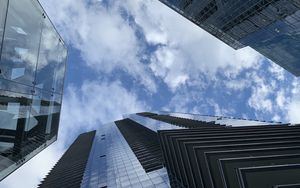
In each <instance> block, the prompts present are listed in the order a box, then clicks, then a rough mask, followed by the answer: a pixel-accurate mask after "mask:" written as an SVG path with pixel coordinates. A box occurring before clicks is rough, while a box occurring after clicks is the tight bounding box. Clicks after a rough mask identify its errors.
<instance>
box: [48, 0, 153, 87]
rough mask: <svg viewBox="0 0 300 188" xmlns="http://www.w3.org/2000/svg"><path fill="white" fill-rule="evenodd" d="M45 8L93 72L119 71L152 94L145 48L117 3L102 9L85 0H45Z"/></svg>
mask: <svg viewBox="0 0 300 188" xmlns="http://www.w3.org/2000/svg"><path fill="white" fill-rule="evenodd" d="M43 2H44V5H45V7H46V8H47V11H48V12H49V15H50V16H51V17H52V18H53V20H54V21H55V23H56V24H57V25H58V26H60V27H59V28H60V30H61V33H62V35H64V38H65V39H66V41H67V42H68V43H69V44H71V45H72V46H73V47H75V48H77V49H79V51H80V53H81V56H82V59H83V60H84V61H85V62H86V64H87V65H88V66H90V67H91V68H92V69H93V70H96V71H100V72H104V73H106V74H109V73H111V72H112V71H113V70H116V69H121V70H124V71H125V72H127V73H129V75H131V76H133V77H134V78H135V79H136V80H137V81H139V82H140V83H141V84H143V85H144V86H145V87H147V88H148V90H149V91H151V92H156V90H157V88H156V85H155V82H154V80H153V78H152V76H151V74H150V70H149V68H147V66H146V65H144V64H143V63H141V60H142V58H141V54H142V53H143V50H144V47H143V44H141V43H140V41H139V39H138V37H137V36H136V34H135V32H136V28H134V27H133V26H132V25H131V24H130V21H129V20H128V19H127V18H124V16H123V12H122V11H121V10H120V9H121V8H122V7H121V5H120V4H119V1H113V2H109V3H110V4H111V5H109V6H107V7H105V6H102V5H101V3H100V4H99V3H98V2H97V3H94V4H91V5H88V4H87V2H86V1H84V0H78V1H76V3H74V1H72V0H64V1H60V0H54V1H46V0H44V1H43Z"/></svg>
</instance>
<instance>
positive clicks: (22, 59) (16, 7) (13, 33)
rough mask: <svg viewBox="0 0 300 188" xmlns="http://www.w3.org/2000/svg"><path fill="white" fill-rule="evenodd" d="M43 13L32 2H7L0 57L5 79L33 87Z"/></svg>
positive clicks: (23, 0) (29, 0) (15, 0)
mask: <svg viewBox="0 0 300 188" xmlns="http://www.w3.org/2000/svg"><path fill="white" fill-rule="evenodd" d="M41 15H42V11H41V10H40V8H38V7H37V6H36V5H35V4H33V3H32V1H31V0H22V1H19V0H10V1H9V7H8V14H7V20H6V30H5V35H4V40H3V50H2V54H1V66H2V75H3V77H4V79H8V80H14V81H16V82H19V83H23V84H27V85H32V84H33V81H34V70H35V68H36V62H37V56H38V49H39V41H40V33H41V30H42V16H41Z"/></svg>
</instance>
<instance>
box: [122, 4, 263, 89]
mask: <svg viewBox="0 0 300 188" xmlns="http://www.w3.org/2000/svg"><path fill="white" fill-rule="evenodd" d="M124 2H126V3H127V6H128V7H129V8H128V10H129V11H130V12H131V14H132V15H134V18H135V21H136V23H137V24H139V25H140V26H141V27H142V29H143V31H144V33H145V36H146V39H147V41H148V42H150V43H155V42H156V44H160V45H163V47H160V48H158V49H157V50H156V52H154V53H153V54H152V58H151V64H150V67H151V70H152V71H153V72H154V74H155V75H156V76H158V77H161V78H162V79H163V80H164V81H165V83H166V84H167V85H168V86H169V87H170V88H171V89H172V90H173V91H174V89H176V88H177V87H179V86H181V85H182V84H185V83H187V82H189V81H191V80H190V79H198V75H199V74H206V73H207V74H210V76H214V74H215V73H216V71H218V70H220V69H224V70H225V68H227V69H226V71H227V72H228V74H229V73H230V74H238V73H239V72H240V71H241V70H243V69H245V68H253V67H258V66H255V65H257V64H258V63H259V60H260V58H261V56H260V55H259V54H258V53H256V52H255V51H254V50H252V49H250V48H245V49H241V50H239V51H235V50H233V49H232V48H230V47H229V46H227V45H226V44H224V43H223V42H221V41H220V40H218V39H216V38H214V37H213V36H211V35H210V34H208V33H207V32H205V31H203V30H202V29H201V28H199V27H198V26H196V25H195V24H193V23H192V22H190V21H188V20H187V19H185V18H183V17H182V16H181V15H179V14H178V13H176V12H174V11H173V10H171V9H170V8H169V7H167V6H165V5H163V4H162V3H160V2H159V1H153V0H149V1H141V0H136V1H124ZM154 33H155V34H154ZM159 35H160V37H159ZM228 67H230V68H228Z"/></svg>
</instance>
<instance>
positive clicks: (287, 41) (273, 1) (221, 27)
mask: <svg viewBox="0 0 300 188" xmlns="http://www.w3.org/2000/svg"><path fill="white" fill-rule="evenodd" d="M160 1H161V2H163V3H164V4H166V5H167V6H169V7H170V8H172V9H173V10H175V11H177V12H178V13H180V14H181V15H183V16H184V17H186V18H187V19H189V20H191V21H192V22H194V23H195V24H196V25H198V26H200V27H201V28H202V29H204V30H206V31H207V32H209V33H211V34H212V35H214V36H215V37H217V38H218V39H220V40H222V41H223V42H225V43H226V44H228V45H229V46H231V47H232V48H234V49H240V48H243V47H245V46H250V47H252V48H253V49H255V50H256V51H258V52H260V53H261V54H263V55H264V56H266V57H267V58H269V59H271V60H272V61H274V62H275V63H277V64H278V65H280V66H282V67H283V68H285V69H286V70H288V71H289V72H291V73H293V74H294V75H296V76H300V1H299V0H246V1H245V0H201V1H193V0H160Z"/></svg>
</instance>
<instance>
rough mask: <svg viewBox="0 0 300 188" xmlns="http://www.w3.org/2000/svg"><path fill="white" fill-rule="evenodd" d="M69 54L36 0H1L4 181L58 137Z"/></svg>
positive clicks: (0, 158)
mask: <svg viewBox="0 0 300 188" xmlns="http://www.w3.org/2000/svg"><path fill="white" fill-rule="evenodd" d="M66 58H67V49H66V46H65V44H64V42H63V40H62V39H61V37H60V35H59V34H58V33H57V31H56V30H55V28H54V26H53V24H52V23H51V21H50V20H49V18H48V16H47V14H46V13H45V11H44V10H43V8H42V7H41V5H40V4H39V2H38V1H37V0H1V1H0V180H2V179H3V178H5V177H6V176H7V175H9V174H10V173H12V172H13V171H14V170H16V169H17V168H18V167H20V166H21V165H22V164H24V163H25V162H26V161H28V160H29V159H30V158H32V157H33V156H35V155H36V154H37V153H38V152H40V151H41V150H43V149H44V148H46V147H47V146H48V145H49V144H51V143H53V142H54V141H55V140H56V136H57V131H58V123H59V117H60V109H61V101H62V93H63V83H64V75H65V66H66Z"/></svg>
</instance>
